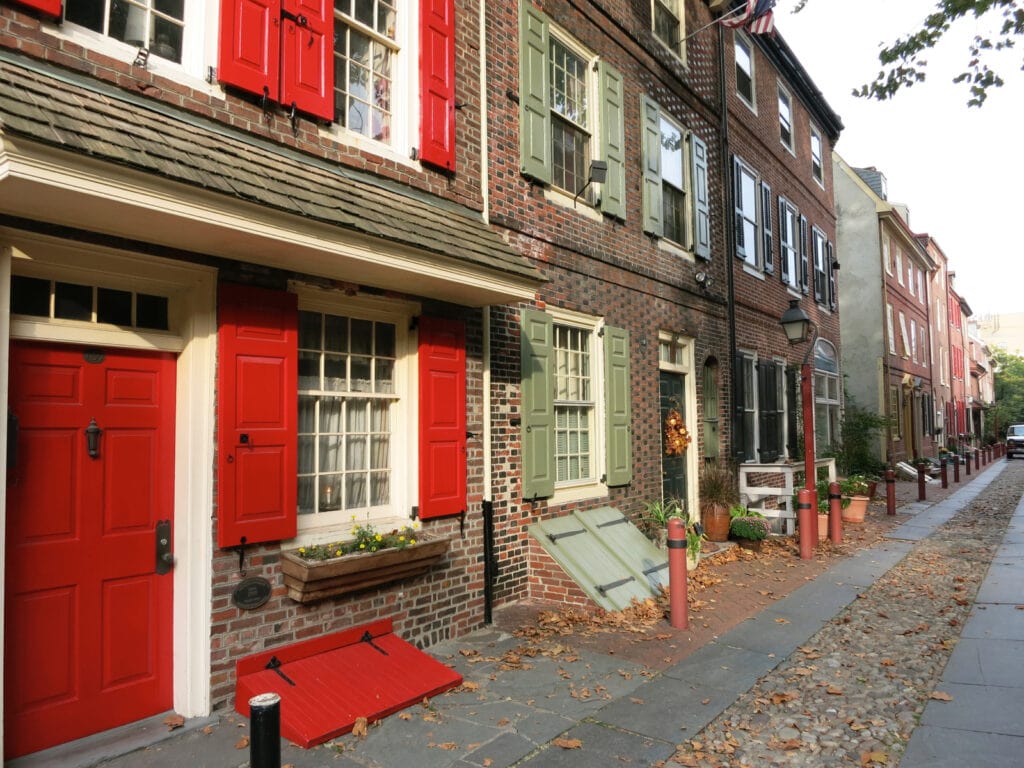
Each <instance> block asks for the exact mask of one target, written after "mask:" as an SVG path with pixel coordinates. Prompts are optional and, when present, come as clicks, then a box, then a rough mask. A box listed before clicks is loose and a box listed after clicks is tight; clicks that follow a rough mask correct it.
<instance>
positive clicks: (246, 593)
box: [231, 576, 273, 611]
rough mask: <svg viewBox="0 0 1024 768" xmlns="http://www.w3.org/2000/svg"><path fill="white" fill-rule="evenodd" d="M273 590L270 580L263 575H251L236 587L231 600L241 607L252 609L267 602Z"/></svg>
mask: <svg viewBox="0 0 1024 768" xmlns="http://www.w3.org/2000/svg"><path fill="white" fill-rule="evenodd" d="M272 591H273V588H272V587H271V586H270V582H269V581H267V580H266V579H264V578H263V577H262V576H250V577H249V578H248V579H243V580H242V581H241V582H239V584H238V586H237V587H235V591H234V592H232V593H231V602H232V603H234V604H235V605H237V606H238V607H239V608H243V609H245V610H247V611H251V610H253V609H254V608H259V607H260V606H261V605H263V604H264V603H265V602H267V600H269V599H270V593H271V592H272Z"/></svg>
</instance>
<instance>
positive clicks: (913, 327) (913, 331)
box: [910, 318, 917, 363]
mask: <svg viewBox="0 0 1024 768" xmlns="http://www.w3.org/2000/svg"><path fill="white" fill-rule="evenodd" d="M910 359H911V361H913V362H915V363H916V362H917V320H915V319H914V318H910Z"/></svg>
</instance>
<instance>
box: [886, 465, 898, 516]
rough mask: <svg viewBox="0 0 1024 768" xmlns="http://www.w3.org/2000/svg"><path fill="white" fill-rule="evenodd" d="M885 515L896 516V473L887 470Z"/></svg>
mask: <svg viewBox="0 0 1024 768" xmlns="http://www.w3.org/2000/svg"><path fill="white" fill-rule="evenodd" d="M885 514H887V515H895V514H896V473H895V472H893V471H892V470H891V469H887V470H885Z"/></svg>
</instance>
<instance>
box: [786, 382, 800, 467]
mask: <svg viewBox="0 0 1024 768" xmlns="http://www.w3.org/2000/svg"><path fill="white" fill-rule="evenodd" d="M799 394H800V367H799V366H796V365H791V366H789V367H788V368H786V430H787V437H788V440H787V441H786V453H787V454H788V455H789V458H791V459H794V458H796V457H797V454H798V453H799V451H798V450H797V446H798V435H797V421H796V415H797V410H798V407H799V403H800V399H799Z"/></svg>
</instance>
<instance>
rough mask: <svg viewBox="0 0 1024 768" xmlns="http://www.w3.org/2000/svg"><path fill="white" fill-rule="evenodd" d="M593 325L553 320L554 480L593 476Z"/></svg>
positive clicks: (594, 448) (565, 480)
mask: <svg viewBox="0 0 1024 768" xmlns="http://www.w3.org/2000/svg"><path fill="white" fill-rule="evenodd" d="M594 338H595V334H594V331H593V329H592V328H588V327H580V326H573V325H563V324H559V323H555V326H554V348H555V482H556V484H558V483H579V482H587V481H590V482H592V481H594V480H595V479H596V462H595V451H596V445H595V442H596V440H595V434H594V431H595V429H596V399H595V392H594V384H595V382H594V378H593V377H594V362H595V350H594V345H595V341H594Z"/></svg>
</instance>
